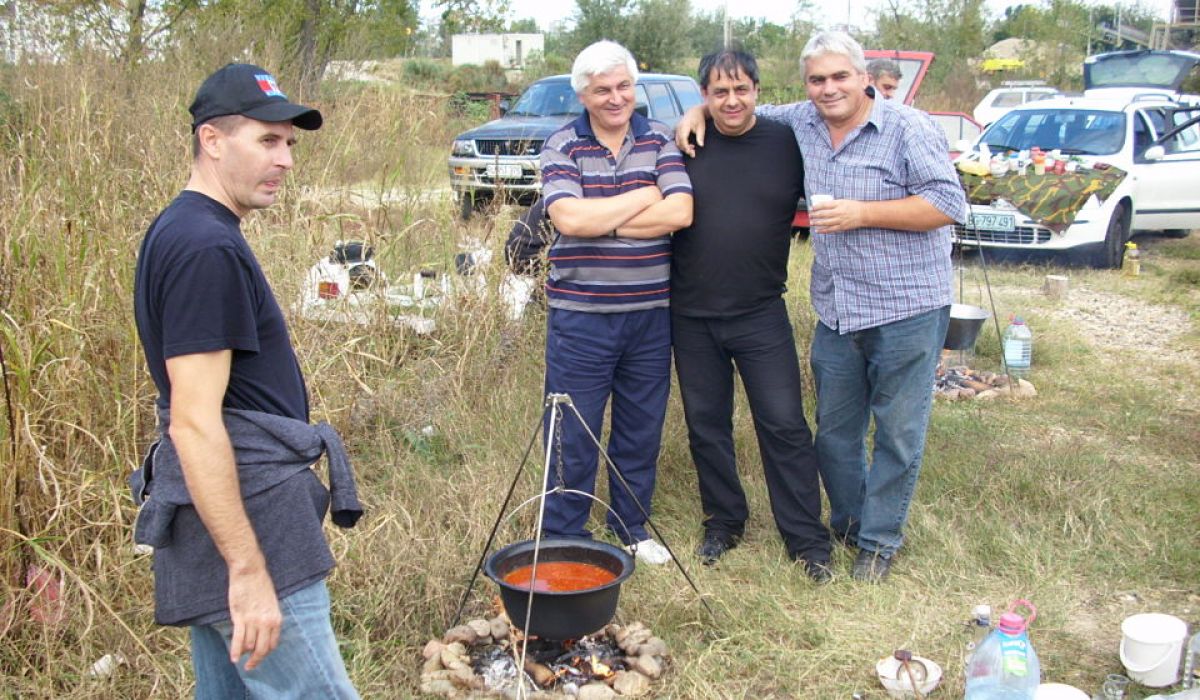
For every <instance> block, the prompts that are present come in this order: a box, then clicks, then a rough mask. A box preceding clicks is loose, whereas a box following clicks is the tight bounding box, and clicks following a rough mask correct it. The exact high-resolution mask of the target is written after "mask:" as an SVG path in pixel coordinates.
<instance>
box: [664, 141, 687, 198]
mask: <svg viewBox="0 0 1200 700" xmlns="http://www.w3.org/2000/svg"><path fill="white" fill-rule="evenodd" d="M655 167H656V169H657V172H658V177H657V181H656V182H655V184H657V185H658V191H659V192H662V196H664V197H666V196H668V195H672V194H680V193H682V194H691V193H692V180H691V178H689V177H688V174H687V167H686V166H685V165H684V163H683V155H682V154H681V153H680V152H679V148H678V147H677V146H676V145H675V140H674V139H673V138H671V137H670V135H668V136H667V137H666V138H665V139H664V140H663V144H662V146H660V147H659V149H658V160H657V162H656V165H655Z"/></svg>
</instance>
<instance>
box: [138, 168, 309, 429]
mask: <svg viewBox="0 0 1200 700" xmlns="http://www.w3.org/2000/svg"><path fill="white" fill-rule="evenodd" d="M239 224H240V221H239V219H238V217H237V216H236V215H235V214H234V213H233V212H232V211H230V210H229V209H228V208H226V207H225V206H224V205H222V204H220V203H219V202H217V201H216V200H213V199H211V198H209V197H207V196H205V195H203V194H200V193H199V192H192V191H188V190H185V191H183V192H181V193H179V196H178V197H176V198H175V200H174V201H172V202H171V204H170V206H168V207H167V208H166V209H165V210H163V212H162V214H160V215H159V216H158V218H157V219H156V220H155V221H154V223H153V224H151V225H150V230H149V231H148V232H147V233H146V238H145V240H143V241H142V247H141V251H140V253H139V254H138V266H137V276H136V279H135V280H134V315H135V317H136V319H137V327H138V335H139V336H141V339H142V347H143V348H144V350H145V352H146V363H147V365H148V366H149V368H150V376H151V377H153V378H154V384H155V386H156V387H158V404H159V406H161V407H163V408H165V407H167V406H169V405H170V403H171V384H170V382H169V381H168V379H167V364H166V361H167V360H168V359H169V358H172V357H178V356H180V355H189V354H192V353H200V352H212V351H214V350H232V351H233V363H232V366H231V368H230V375H229V388H228V390H227V391H226V392H225V403H224V405H225V407H227V408H240V409H246V410H252V411H263V412H265V413H273V414H275V415H280V416H287V417H288V418H295V419H296V420H302V421H306V422H307V421H308V392H307V391H306V389H305V386H304V377H303V375H301V373H300V364H299V363H298V362H297V361H296V354H295V352H294V351H293V350H292V343H291V339H290V338H289V337H288V331H287V326H286V324H285V323H284V319H283V313H282V311H280V308H279V304H278V303H277V302H276V301H275V295H274V294H273V293H272V292H271V287H270V285H268V284H267V279H266V277H264V276H263V272H262V268H260V267H259V265H258V261H257V260H256V259H255V257H254V254H253V253H252V252H251V251H250V246H249V245H247V243H246V239H245V237H244V236H242V231H241V228H240V226H239Z"/></svg>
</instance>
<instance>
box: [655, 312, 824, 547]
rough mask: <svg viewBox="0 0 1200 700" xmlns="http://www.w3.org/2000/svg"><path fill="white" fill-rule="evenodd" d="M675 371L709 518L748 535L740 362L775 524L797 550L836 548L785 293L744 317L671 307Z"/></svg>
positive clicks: (720, 527) (713, 525)
mask: <svg viewBox="0 0 1200 700" xmlns="http://www.w3.org/2000/svg"><path fill="white" fill-rule="evenodd" d="M671 330H672V340H673V343H674V346H675V347H674V349H675V371H676V373H677V374H678V377H679V390H680V394H681V395H682V397H683V410H684V416H685V418H686V420H687V427H688V441H689V444H690V447H691V452H692V461H693V462H694V463H695V465H696V476H697V478H698V479H699V482H700V503H701V506H702V507H703V508H704V527H705V529H706V530H716V531H721V532H727V533H731V534H735V535H741V534H742V532H743V530H744V529H745V525H746V518H747V517H748V516H749V512H750V511H749V507H748V506H747V504H746V493H745V491H744V490H742V484H741V480H740V479H739V478H738V471H737V461H736V458H735V456H734V449H733V369H734V367H735V366H736V367H737V371H738V373H739V374H740V375H741V377H742V384H743V385H744V386H745V388H746V398H747V399H748V400H749V403H750V413H751V415H752V416H753V418H754V431H755V434H756V435H757V436H758V448H759V452H760V453H761V455H762V462H763V471H764V472H765V475H766V482H767V492H768V495H769V496H770V499H771V510H772V512H773V514H774V516H775V525H776V526H777V527H778V528H779V534H780V535H782V536H783V541H784V543H785V544H786V545H787V549H788V553H789V554H790V555H792V556H793V557H800V558H804V559H810V560H826V559H828V558H829V549H830V545H829V531H828V530H827V529H826V528H825V527H824V526H823V525H822V524H821V492H820V482H819V476H818V469H817V453H816V450H815V449H814V448H813V437H812V433H811V432H810V431H809V429H808V423H807V422H806V421H805V420H804V405H803V401H802V397H801V383H800V363H799V360H798V359H797V357H796V341H795V338H794V336H793V335H792V325H791V322H790V321H789V320H788V316H787V307H786V306H785V304H784V301H783V299H776V300H772V301H771V302H770V303H769V304H765V305H763V306H762V307H761V308H760V309H757V310H755V311H753V312H751V313H747V314H744V315H741V316H738V317H736V318H728V319H713V318H697V317H689V316H685V315H682V314H679V313H674V312H673V313H672V314H671Z"/></svg>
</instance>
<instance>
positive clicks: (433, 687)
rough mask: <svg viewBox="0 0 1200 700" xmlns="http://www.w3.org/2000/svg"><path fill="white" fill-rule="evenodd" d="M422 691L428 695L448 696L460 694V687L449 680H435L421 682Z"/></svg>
mask: <svg viewBox="0 0 1200 700" xmlns="http://www.w3.org/2000/svg"><path fill="white" fill-rule="evenodd" d="M421 692H422V693H425V694H426V695H444V696H446V697H448V698H449V697H456V696H458V689H456V688H455V687H454V684H453V683H451V682H450V681H447V680H435V681H429V682H428V683H422V684H421Z"/></svg>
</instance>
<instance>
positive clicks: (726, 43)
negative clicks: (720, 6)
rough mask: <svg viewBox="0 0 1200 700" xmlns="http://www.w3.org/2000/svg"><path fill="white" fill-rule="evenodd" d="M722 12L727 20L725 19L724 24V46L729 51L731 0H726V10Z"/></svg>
mask: <svg viewBox="0 0 1200 700" xmlns="http://www.w3.org/2000/svg"><path fill="white" fill-rule="evenodd" d="M722 14H723V15H724V20H725V21H724V24H725V43H724V46H725V50H726V51H728V50H729V0H725V11H724V12H723V13H722Z"/></svg>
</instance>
